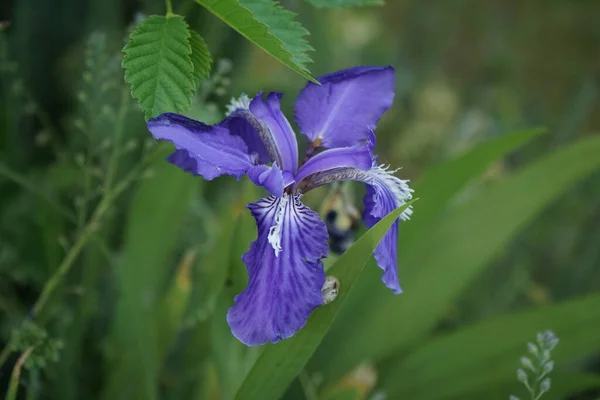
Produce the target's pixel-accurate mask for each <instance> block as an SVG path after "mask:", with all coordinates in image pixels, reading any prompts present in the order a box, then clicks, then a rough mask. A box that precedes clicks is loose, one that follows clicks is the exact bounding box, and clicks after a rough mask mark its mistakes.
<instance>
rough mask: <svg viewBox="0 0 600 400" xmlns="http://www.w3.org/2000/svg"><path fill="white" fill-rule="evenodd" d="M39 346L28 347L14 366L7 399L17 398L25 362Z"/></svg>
mask: <svg viewBox="0 0 600 400" xmlns="http://www.w3.org/2000/svg"><path fill="white" fill-rule="evenodd" d="M36 347H37V346H31V347H29V348H27V350H25V351H24V352H23V354H21V356H20V357H19V359H18V360H17V363H16V364H15V367H14V368H13V371H12V375H11V377H10V386H9V387H8V394H7V395H6V400H15V399H16V398H17V392H18V391H19V380H20V379H21V370H22V369H23V364H25V361H27V358H29V356H30V355H31V353H32V352H33V350H35V348H36Z"/></svg>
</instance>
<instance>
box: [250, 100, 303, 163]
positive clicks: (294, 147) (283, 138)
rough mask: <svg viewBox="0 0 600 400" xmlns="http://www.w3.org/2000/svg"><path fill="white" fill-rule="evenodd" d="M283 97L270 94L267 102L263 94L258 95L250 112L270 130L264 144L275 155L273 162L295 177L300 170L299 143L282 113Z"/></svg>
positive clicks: (252, 103) (264, 138)
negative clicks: (281, 103)
mask: <svg viewBox="0 0 600 400" xmlns="http://www.w3.org/2000/svg"><path fill="white" fill-rule="evenodd" d="M282 97H283V94H282V93H275V92H273V93H269V95H268V96H267V101H266V102H265V100H264V99H263V94H262V92H261V93H258V94H257V95H256V97H254V99H253V100H252V102H251V103H250V111H251V112H252V114H254V116H255V117H256V118H258V119H259V120H260V121H261V122H262V123H263V124H265V125H266V126H267V127H268V129H269V133H270V137H263V142H265V144H266V147H267V149H270V150H271V152H273V153H275V154H272V158H273V161H274V162H277V164H278V165H279V166H280V167H281V169H282V170H283V171H284V172H287V173H290V174H291V175H295V174H296V170H297V169H298V142H297V141H296V135H295V133H294V130H293V129H292V127H291V126H290V123H289V122H288V120H287V119H286V118H285V116H284V115H283V113H282V112H281V108H280V102H281V98H282Z"/></svg>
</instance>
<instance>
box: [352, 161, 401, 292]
mask: <svg viewBox="0 0 600 400" xmlns="http://www.w3.org/2000/svg"><path fill="white" fill-rule="evenodd" d="M392 173H393V171H388V170H386V169H384V168H381V167H374V168H373V169H372V170H371V171H370V175H371V177H372V179H371V182H370V183H369V184H368V185H367V194H366V195H365V198H364V205H365V210H364V213H363V221H364V223H365V225H366V226H367V227H368V228H371V227H372V226H373V225H375V224H376V223H377V222H379V221H381V219H382V218H383V217H385V216H386V215H388V214H389V213H391V212H392V211H394V210H395V209H396V208H398V207H401V206H403V205H404V204H405V203H406V202H407V201H408V200H410V199H411V198H412V189H410V188H409V187H408V184H407V181H403V180H401V179H399V178H397V177H396V176H394V175H392ZM411 214H412V208H410V207H409V208H408V209H406V210H405V211H404V212H403V213H402V214H401V215H400V217H399V219H398V220H396V221H395V222H394V223H393V224H392V226H391V227H390V229H389V230H388V231H387V232H386V234H385V235H384V236H383V238H382V239H381V242H379V245H378V246H377V248H376V249H375V260H376V261H377V265H378V266H379V268H381V269H382V270H383V275H382V276H381V281H382V282H383V283H384V284H385V286H387V287H388V288H390V289H391V290H392V291H393V292H394V293H396V294H398V293H402V289H401V288H400V281H399V279H398V263H397V253H398V229H399V225H400V223H399V220H400V219H402V220H407V219H409V217H410V215H411Z"/></svg>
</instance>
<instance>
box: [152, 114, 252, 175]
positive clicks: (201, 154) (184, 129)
mask: <svg viewBox="0 0 600 400" xmlns="http://www.w3.org/2000/svg"><path fill="white" fill-rule="evenodd" d="M148 129H149V130H150V132H151V133H152V135H154V137H155V138H156V139H160V140H166V141H169V142H171V143H173V144H174V145H175V148H176V149H177V151H175V153H173V154H172V155H171V156H170V157H169V158H168V160H169V161H170V162H171V163H173V164H175V165H177V166H179V167H180V168H181V169H183V170H185V171H187V172H191V173H193V174H196V175H201V176H203V177H204V178H205V179H207V180H211V179H214V178H216V177H217V176H220V175H223V174H227V175H233V176H235V177H236V178H238V179H239V178H240V177H241V176H242V175H244V174H245V173H246V172H247V171H248V170H249V169H250V168H252V166H254V165H255V164H256V163H257V154H256V153H251V152H250V151H249V150H248V145H247V144H246V142H245V141H244V139H243V138H242V137H240V136H236V135H232V134H231V133H230V132H229V130H228V129H226V128H224V127H222V126H218V125H214V126H210V125H206V124H204V123H202V122H199V121H195V120H193V119H190V118H187V117H184V116H183V115H179V114H172V113H166V114H161V115H159V116H158V117H156V118H152V119H150V120H149V121H148Z"/></svg>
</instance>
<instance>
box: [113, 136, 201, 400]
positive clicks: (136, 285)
mask: <svg viewBox="0 0 600 400" xmlns="http://www.w3.org/2000/svg"><path fill="white" fill-rule="evenodd" d="M159 149H160V150H159V151H160V153H161V154H165V155H166V154H168V152H171V151H172V147H171V145H168V144H167V145H165V146H162V147H160V148H159ZM153 170H154V176H153V177H151V178H148V179H145V180H143V181H141V182H140V184H139V186H138V188H137V191H136V194H135V197H134V200H133V202H132V204H131V207H130V212H129V216H128V218H127V221H126V231H125V239H124V240H125V243H124V245H123V258H122V259H121V261H120V262H118V263H117V265H116V268H115V283H116V287H117V290H118V293H117V295H118V302H117V306H116V310H115V317H114V320H113V324H112V329H111V335H110V339H109V342H108V343H107V359H108V360H107V365H106V373H107V381H108V383H107V386H106V388H105V390H104V393H103V398H105V399H111V400H115V399H132V398H143V399H149V400H152V399H156V398H157V397H158V392H157V391H158V386H157V379H158V373H159V369H160V362H161V361H162V355H161V354H159V346H158V345H157V341H158V335H157V331H156V319H157V318H158V312H157V305H158V301H159V299H160V296H159V295H160V293H161V289H162V288H163V286H164V282H165V281H166V278H167V276H168V273H169V270H170V268H169V267H170V264H169V256H170V255H171V254H172V252H173V250H174V248H175V244H176V243H177V237H178V233H179V231H180V229H181V227H182V224H183V222H184V218H185V216H186V214H187V211H188V207H187V206H188V204H189V201H190V198H191V196H192V195H193V194H194V193H195V191H197V189H198V185H197V184H198V182H200V181H199V180H198V179H195V178H194V177H193V176H191V175H189V174H184V173H182V172H181V171H180V170H179V169H177V168H175V167H174V166H172V165H171V164H169V163H166V162H164V158H163V157H157V161H156V163H155V165H153Z"/></svg>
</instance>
